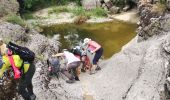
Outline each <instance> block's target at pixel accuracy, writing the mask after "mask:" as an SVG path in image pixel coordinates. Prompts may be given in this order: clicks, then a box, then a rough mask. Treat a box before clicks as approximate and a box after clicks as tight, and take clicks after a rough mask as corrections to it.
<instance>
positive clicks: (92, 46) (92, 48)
mask: <svg viewBox="0 0 170 100" xmlns="http://www.w3.org/2000/svg"><path fill="white" fill-rule="evenodd" d="M83 45H84V46H86V48H85V50H86V51H88V52H90V53H91V54H93V53H95V55H94V58H93V60H92V63H93V65H92V68H91V69H90V74H95V72H96V70H100V69H101V68H100V67H99V66H98V61H99V59H100V58H101V56H102V54H103V48H102V47H101V45H100V44H98V43H97V42H95V41H92V40H91V39H89V38H85V39H84V43H83Z"/></svg>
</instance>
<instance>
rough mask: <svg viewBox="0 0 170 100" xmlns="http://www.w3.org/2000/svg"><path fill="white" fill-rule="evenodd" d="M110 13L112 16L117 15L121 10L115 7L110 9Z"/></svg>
mask: <svg viewBox="0 0 170 100" xmlns="http://www.w3.org/2000/svg"><path fill="white" fill-rule="evenodd" d="M109 11H110V12H111V14H117V13H119V12H120V8H119V7H116V6H113V7H111V8H110V9H109Z"/></svg>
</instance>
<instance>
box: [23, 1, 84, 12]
mask: <svg viewBox="0 0 170 100" xmlns="http://www.w3.org/2000/svg"><path fill="white" fill-rule="evenodd" d="M69 2H75V3H77V4H78V5H81V2H80V0H24V1H23V6H24V8H23V9H24V10H31V11H34V10H37V9H39V8H44V7H48V6H52V5H65V4H68V3H69Z"/></svg>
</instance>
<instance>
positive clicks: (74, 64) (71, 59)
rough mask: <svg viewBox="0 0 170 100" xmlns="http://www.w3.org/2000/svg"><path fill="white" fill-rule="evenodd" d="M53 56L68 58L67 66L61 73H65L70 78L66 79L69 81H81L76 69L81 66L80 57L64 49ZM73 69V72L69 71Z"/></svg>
mask: <svg viewBox="0 0 170 100" xmlns="http://www.w3.org/2000/svg"><path fill="white" fill-rule="evenodd" d="M52 56H53V57H59V56H62V57H64V58H65V59H66V60H67V65H66V68H62V69H61V73H63V74H64V75H65V76H66V77H68V79H69V80H66V82H67V83H74V82H75V80H77V81H79V77H78V75H77V71H76V69H77V68H78V67H79V66H80V64H81V61H80V59H79V58H77V57H76V56H74V54H73V53H71V52H69V51H67V50H64V51H63V53H58V54H56V55H52ZM71 70H72V72H73V73H72V74H70V73H69V71H71Z"/></svg>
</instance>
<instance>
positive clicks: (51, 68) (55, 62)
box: [47, 58, 61, 78]
mask: <svg viewBox="0 0 170 100" xmlns="http://www.w3.org/2000/svg"><path fill="white" fill-rule="evenodd" d="M47 65H48V75H49V76H53V75H54V76H55V75H56V76H57V78H59V72H60V71H61V68H60V61H59V59H58V58H49V59H47Z"/></svg>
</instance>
